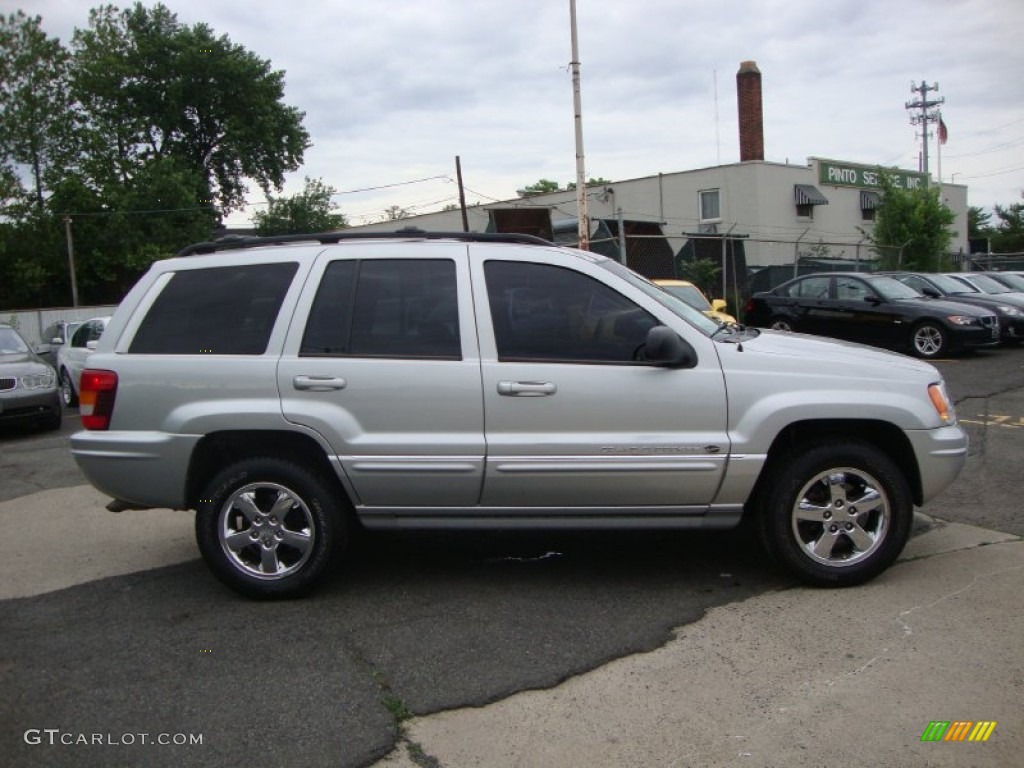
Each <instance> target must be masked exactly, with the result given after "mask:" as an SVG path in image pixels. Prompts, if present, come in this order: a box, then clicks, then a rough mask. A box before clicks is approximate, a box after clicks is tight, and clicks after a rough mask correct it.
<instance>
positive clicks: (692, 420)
mask: <svg viewBox="0 0 1024 768" xmlns="http://www.w3.org/2000/svg"><path fill="white" fill-rule="evenodd" d="M545 259H546V261H547V262H548V263H544V264H540V263H532V262H529V261H527V260H526V259H520V260H513V259H508V260H505V259H503V260H500V261H499V260H493V259H492V260H488V261H483V262H480V261H477V260H475V259H471V262H470V264H471V271H472V276H473V284H474V296H475V298H476V303H477V321H478V324H479V330H480V340H481V370H482V379H483V399H484V410H485V416H486V419H485V421H486V439H487V465H486V470H485V477H484V489H483V496H482V500H481V503H482V504H483V505H484V506H491V507H512V508H520V509H522V510H523V512H524V513H528V508H530V507H543V506H560V507H610V506H620V507H621V506H646V505H655V506H657V505H666V506H667V505H673V506H686V505H694V506H695V507H697V508H703V507H704V506H706V505H707V504H709V503H710V502H711V501H712V499H713V498H714V495H715V493H716V492H717V489H718V485H719V483H720V480H721V476H722V472H723V469H724V466H725V462H726V457H727V455H728V442H727V437H726V434H725V425H726V407H725V388H724V384H723V381H722V374H721V370H720V368H719V365H718V360H717V356H716V355H715V353H714V350H713V342H710V341H708V340H707V339H706V338H705V337H703V336H701V337H700V338H701V339H702V340H703V341H704V342H706V343H707V346H706V347H703V348H702V349H700V350H699V352H698V355H699V358H700V362H699V364H698V366H697V367H696V368H693V369H688V370H671V369H665V368H659V367H654V366H649V365H646V364H643V363H638V362H635V361H634V359H633V358H634V353H635V352H636V349H637V347H638V346H639V345H641V344H642V342H643V339H644V338H645V337H646V331H647V329H648V328H650V327H651V326H653V325H656V324H658V323H659V322H660V320H659V319H658V318H657V317H656V316H654V315H653V314H652V313H651V311H649V310H648V309H645V308H643V307H641V306H639V302H640V301H642V297H634V298H633V299H631V298H627V297H625V296H624V295H622V294H621V293H619V292H618V291H617V290H615V289H613V288H611V287H610V286H609V285H607V284H605V283H604V282H603V281H602V280H601V279H600V277H601V273H602V272H603V270H601V269H600V268H598V267H593V268H592V269H590V270H589V271H587V272H586V273H583V272H582V271H576V270H570V269H566V268H564V267H562V266H559V265H558V262H557V260H556V258H555V257H553V256H551V255H550V254H545ZM572 262H576V263H577V264H581V265H584V266H586V267H589V266H591V265H586V264H585V263H584V262H581V261H580V260H578V259H573V260H572ZM570 263H571V262H570ZM662 309H663V308H662ZM655 311H656V310H655ZM665 311H666V312H667V310H665Z"/></svg>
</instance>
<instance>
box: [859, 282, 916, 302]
mask: <svg viewBox="0 0 1024 768" xmlns="http://www.w3.org/2000/svg"><path fill="white" fill-rule="evenodd" d="M868 282H869V283H870V284H871V287H872V288H874V289H875V291H876V292H877V293H878V295H879V296H881V297H882V298H883V299H886V300H887V301H895V300H896V299H920V298H921V294H920V293H918V292H917V291H915V290H914V289H913V288H911V287H910V286H909V285H904V284H903V283H901V282H900V281H899V280H897V279H896V278H894V277H873V278H871V279H870V280H868Z"/></svg>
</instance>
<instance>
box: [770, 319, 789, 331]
mask: <svg viewBox="0 0 1024 768" xmlns="http://www.w3.org/2000/svg"><path fill="white" fill-rule="evenodd" d="M768 327H769V328H771V329H772V330H774V331H788V332H790V333H792V332H793V321H792V320H790V319H789V318H788V317H781V316H778V315H777V316H775V317H773V318H772V319H771V320H769V321H768Z"/></svg>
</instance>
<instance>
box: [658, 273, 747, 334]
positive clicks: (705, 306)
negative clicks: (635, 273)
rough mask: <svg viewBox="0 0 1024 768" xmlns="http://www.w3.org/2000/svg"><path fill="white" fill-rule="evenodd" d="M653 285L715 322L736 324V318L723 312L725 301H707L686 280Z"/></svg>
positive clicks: (666, 281)
mask: <svg viewBox="0 0 1024 768" xmlns="http://www.w3.org/2000/svg"><path fill="white" fill-rule="evenodd" d="M654 284H655V285H657V286H660V287H661V288H663V289H665V290H666V291H668V292H669V293H671V294H672V295H673V296H675V297H676V298H677V299H681V300H682V301H685V302H686V303H687V304H689V305H690V306H691V307H693V308H694V309H696V310H699V311H700V312H703V313H704V314H705V315H707V316H708V317H710V318H711V319H712V320H717V321H718V322H720V323H733V324H735V323H736V318H735V317H733V316H732V315H730V314H729V313H728V312H726V311H725V307H726V303H725V299H715V300H714V301H708V299H707V297H706V296H705V295H704V294H703V293H702V292H701V290H700V288H698V287H697V286H696V285H694V284H693V283H691V282H689V281H687V280H655V281H654Z"/></svg>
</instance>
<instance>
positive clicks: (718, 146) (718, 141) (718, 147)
mask: <svg viewBox="0 0 1024 768" xmlns="http://www.w3.org/2000/svg"><path fill="white" fill-rule="evenodd" d="M711 72H712V77H713V78H714V81H715V164H716V165H721V164H722V136H721V133H720V132H719V130H718V127H719V126H718V70H717V69H713V70H711Z"/></svg>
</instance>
